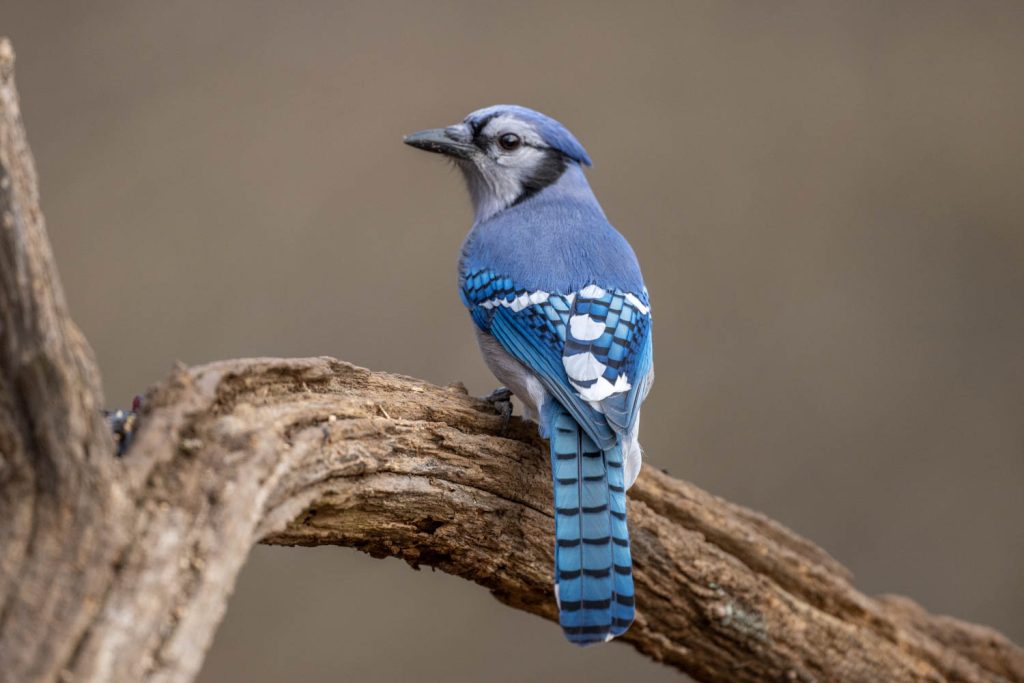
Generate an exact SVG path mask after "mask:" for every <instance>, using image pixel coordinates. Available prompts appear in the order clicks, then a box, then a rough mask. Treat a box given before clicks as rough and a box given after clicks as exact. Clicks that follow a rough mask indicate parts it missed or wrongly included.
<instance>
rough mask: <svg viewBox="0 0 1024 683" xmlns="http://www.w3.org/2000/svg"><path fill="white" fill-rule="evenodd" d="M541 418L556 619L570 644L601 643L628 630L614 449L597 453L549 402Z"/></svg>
mask: <svg viewBox="0 0 1024 683" xmlns="http://www.w3.org/2000/svg"><path fill="white" fill-rule="evenodd" d="M547 413H548V414H547V416H546V421H547V422H548V424H549V425H550V444H551V473H552V480H553V485H554V494H555V585H556V591H557V595H558V608H559V611H558V620H559V623H560V624H561V625H562V629H563V631H564V632H565V635H566V638H568V639H569V641H570V642H572V643H575V644H577V645H590V644H592V643H599V642H604V641H605V640H609V639H611V638H613V637H615V636H617V635H621V634H622V633H625V631H626V629H628V628H629V625H630V624H631V623H632V622H633V612H634V602H635V600H634V591H633V573H632V571H633V570H632V561H631V559H630V554H629V531H628V529H627V526H626V493H625V487H624V485H623V463H622V449H621V447H620V446H617V445H616V446H614V447H612V448H611V449H609V450H607V451H602V450H601V449H600V448H598V447H597V446H596V445H595V444H594V442H593V441H592V440H591V439H590V437H588V436H587V434H586V432H584V431H583V430H582V429H580V426H579V424H577V423H576V421H575V420H573V418H572V416H571V415H570V414H569V413H568V412H567V411H566V410H564V409H563V408H562V407H561V406H560V405H559V404H558V403H557V402H552V403H550V404H548V408H547Z"/></svg>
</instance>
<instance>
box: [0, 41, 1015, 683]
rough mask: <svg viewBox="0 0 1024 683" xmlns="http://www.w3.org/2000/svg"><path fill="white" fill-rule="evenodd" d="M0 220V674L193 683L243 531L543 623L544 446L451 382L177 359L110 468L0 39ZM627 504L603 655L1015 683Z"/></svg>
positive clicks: (980, 651)
mask: <svg viewBox="0 0 1024 683" xmlns="http://www.w3.org/2000/svg"><path fill="white" fill-rule="evenodd" d="M0 216H2V226H0V680H2V681H4V682H12V683H13V682H18V683H22V682H27V681H57V680H62V681H168V682H172V681H173V682H185V681H189V680H191V679H192V678H193V677H194V675H195V674H196V672H197V671H198V669H199V667H200V664H201V662H202V659H203V656H204V654H205V652H206V649H207V647H208V646H209V643H210V640H211V638H212V635H213V632H214V630H215V628H216V626H217V624H218V623H219V622H220V619H221V616H222V614H223V611H224V607H225V602H226V599H227V596H228V594H229V593H230V591H231V588H232V586H233V584H234V581H235V577H236V575H237V573H238V571H239V569H240V567H241V566H242V564H243V562H244V561H245V558H246V556H247V554H248V552H249V550H250V548H251V547H252V545H253V544H255V543H257V542H261V541H262V542H265V543H273V544H281V545H320V544H336V545H347V546H351V547H354V548H357V549H359V550H362V551H364V552H367V553H370V554H371V555H374V556H376V557H383V556H386V555H392V556H397V557H401V558H403V559H405V560H406V561H407V562H409V563H410V564H412V565H414V566H418V565H430V566H433V567H437V568H439V569H441V570H443V571H445V572H449V573H451V574H454V575H457V576H461V577H464V578H466V579H469V580H471V581H474V582H476V583H478V584H480V585H482V586H484V587H485V588H487V589H489V590H490V591H491V592H492V593H493V594H494V595H495V596H496V597H497V598H498V599H499V600H501V601H502V602H504V603H506V604H508V605H510V606H512V607H515V608H517V609H523V610H526V611H528V612H532V613H534V614H538V615H540V616H542V617H545V618H548V619H551V618H554V617H555V610H554V603H553V600H552V592H551V566H552V552H551V549H552V541H553V537H552V527H553V523H552V516H551V491H550V483H549V471H548V465H547V458H546V456H545V454H544V448H543V444H542V443H540V442H539V441H538V439H537V437H536V436H535V435H534V429H533V428H532V426H530V425H524V424H521V423H518V422H514V423H513V425H512V429H511V431H510V433H508V434H505V435H501V434H500V419H499V418H498V417H497V416H496V415H494V414H493V413H492V412H491V409H490V407H489V406H488V405H487V404H486V403H483V402H481V401H479V400H476V399H473V398H471V397H469V396H467V395H466V393H465V391H464V390H463V389H461V388H460V387H457V386H456V387H447V388H442V387H437V386H432V385H429V384H426V383H424V382H421V381H419V380H416V379H412V378H408V377H401V376H397V375H390V374H387V373H379V372H371V371H369V370H364V369H361V368H357V367H354V366H352V365H349V364H346V363H343V362H340V361H336V360H332V359H329V358H314V359H301V360H274V359H255V360H233V361H224V362H221V363H214V364H211V365H207V366H203V367H198V368H192V369H188V368H179V369H178V370H176V371H175V372H174V373H173V375H172V376H171V377H170V378H169V379H168V380H167V381H165V382H163V383H162V384H160V385H159V386H157V387H156V388H154V389H153V390H152V391H151V392H150V394H149V396H148V400H147V404H146V409H145V414H144V416H143V419H142V427H141V429H140V431H139V432H138V434H137V436H136V439H135V442H134V444H133V445H132V447H131V449H130V450H129V452H128V455H127V457H125V458H123V459H118V458H116V457H115V456H114V455H113V447H112V443H111V439H110V436H109V434H108V433H107V430H106V428H105V425H104V423H103V421H102V420H101V419H100V417H99V415H100V413H99V408H100V406H101V405H102V396H101V390H100V382H99V379H98V376H97V373H96V369H95V363H94V362H93V359H92V354H91V352H90V350H89V347H88V344H87V343H86V342H85V341H84V339H83V338H82V336H81V335H80V334H79V332H78V331H77V329H76V328H75V326H74V325H73V323H72V322H71V320H70V318H69V316H68V312H67V307H66V305H65V302H64V298H63V295H62V293H61V287H60V283H59V281H58V279H57V274H56V268H55V266H54V262H53V256H52V253H51V251H50V247H49V243H48V241H47V237H46V232H45V228H44V225H43V219H42V213H41V211H40V208H39V198H38V191H37V185H36V177H35V171H34V168H33V163H32V158H31V155H30V153H29V149H28V145H27V142H26V138H25V134H24V130H23V128H22V125H21V121H20V116H19V112H18V100H17V96H16V93H15V89H14V80H13V52H12V51H11V48H10V45H9V44H8V43H6V42H2V43H0ZM629 505H630V510H629V512H630V526H631V530H632V537H633V551H634V561H635V571H636V585H637V595H638V605H639V611H638V612H639V613H638V617H637V622H636V624H635V625H634V627H633V628H632V629H631V630H630V631H629V633H628V634H627V635H626V636H625V638H624V640H625V641H626V642H628V643H630V644H631V645H632V646H634V647H635V648H637V649H638V650H640V651H641V652H643V653H645V654H646V655H648V656H650V657H652V658H654V659H656V660H658V661H662V662H665V663H666V664H668V665H671V666H674V667H676V668H678V669H680V670H682V671H686V672H689V673H691V674H692V675H693V676H694V677H696V678H698V679H700V680H705V681H763V680H793V681H871V682H876V681H964V682H975V681H978V682H980V681H1024V653H1022V651H1021V650H1020V649H1019V648H1018V647H1016V646H1015V645H1014V644H1012V643H1011V642H1009V641H1008V640H1007V639H1006V638H1004V637H1003V636H1001V635H1000V634H998V633H996V632H995V631H992V630H990V629H988V628H984V627H981V626H974V625H971V624H966V623H963V622H960V621H956V620H954V619H951V618H947V617H934V616H931V615H929V614H927V613H926V612H924V611H923V610H922V609H921V608H919V607H917V606H916V605H915V604H914V603H912V602H910V601H909V600H906V599H903V598H870V597H867V596H865V595H863V594H861V593H859V592H857V591H856V590H855V589H854V588H853V587H852V585H851V583H850V577H849V574H848V573H847V571H846V570H845V569H844V568H843V567H842V566H840V565H839V564H838V563H837V562H835V561H834V560H833V559H832V558H830V557H829V556H828V555H827V554H826V553H825V552H823V551H822V550H820V549H818V548H817V547H816V546H814V545H813V544H811V543H810V542H808V541H806V540H804V539H802V538H800V537H798V536H796V535H795V534H793V533H792V532H790V531H788V530H786V529H785V528H783V527H782V526H780V525H778V524H776V523H775V522H772V521H771V520H769V519H767V518H765V517H763V516H762V515H759V514H757V513H755V512H752V511H750V510H747V509H745V508H742V507H740V506H737V505H734V504H731V503H729V502H727V501H724V500H722V499H720V498H716V497H715V496H712V495H710V494H708V493H705V492H703V491H701V490H700V489H698V488H696V487H695V486H693V485H691V484H687V483H685V482H681V481H677V480H674V479H671V478H670V477H668V476H666V475H664V474H661V473H659V472H657V471H654V470H651V469H647V470H645V471H644V473H643V474H642V475H641V477H640V479H639V481H638V482H637V484H636V485H635V486H634V487H633V489H631V491H630V504H629ZM339 590H344V587H343V586H342V587H340V588H339ZM553 637H557V636H554V635H553Z"/></svg>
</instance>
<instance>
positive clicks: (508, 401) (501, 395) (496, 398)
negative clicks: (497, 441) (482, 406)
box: [484, 387, 512, 434]
mask: <svg viewBox="0 0 1024 683" xmlns="http://www.w3.org/2000/svg"><path fill="white" fill-rule="evenodd" d="M484 400H485V401H487V402H488V403H490V404H491V405H492V406H494V410H495V411H496V412H497V413H498V415H499V416H500V417H501V433H502V434H504V433H505V432H506V431H508V423H509V420H511V419H512V392H511V390H509V389H508V387H498V388H497V389H495V390H494V391H492V392H491V394H490V396H485V397H484Z"/></svg>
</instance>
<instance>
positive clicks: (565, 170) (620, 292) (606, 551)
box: [404, 105, 654, 645]
mask: <svg viewBox="0 0 1024 683" xmlns="http://www.w3.org/2000/svg"><path fill="white" fill-rule="evenodd" d="M404 142H405V143H406V144H408V145H411V146H412V147H415V148H418V149H421V150H425V151H428V152H434V153H438V154H443V155H445V156H446V157H447V158H448V159H450V160H451V161H452V162H453V163H454V164H455V166H456V167H458V168H459V170H460V171H461V172H462V175H463V176H464V178H465V181H466V185H467V188H468V190H469V196H470V199H471V202H472V206H473V211H474V219H473V224H472V227H471V228H470V230H469V233H468V234H467V235H466V237H465V240H464V242H463V244H462V248H461V251H460V255H459V262H458V263H459V265H458V286H459V295H460V298H461V300H462V303H463V304H464V305H465V306H466V308H467V309H468V310H469V314H470V316H471V318H472V321H473V323H474V327H475V331H476V337H477V341H478V343H479V346H480V350H481V352H482V354H483V357H484V360H485V362H486V364H487V366H488V367H489V368H490V370H491V372H492V373H493V374H494V375H495V377H496V378H497V379H498V380H499V381H500V382H501V383H502V384H503V385H504V386H505V387H507V388H508V390H510V392H511V393H512V394H513V395H514V396H515V397H516V398H518V399H519V401H520V402H521V404H522V406H523V413H524V417H525V418H527V419H529V420H533V421H535V422H537V424H538V427H539V431H540V434H541V436H542V437H544V438H545V439H547V440H548V441H549V444H550V446H549V447H550V457H551V470H552V485H553V489H554V518H555V549H554V554H555V568H554V577H555V578H554V593H555V600H556V603H557V606H558V613H559V623H560V625H561V627H562V630H563V632H564V634H565V636H566V638H567V639H568V640H569V641H570V642H571V643H574V644H577V645H591V644H594V643H601V642H606V641H609V640H611V639H613V638H615V637H617V636H620V635H622V634H623V633H625V632H626V631H627V630H628V629H629V627H630V625H631V624H632V622H633V619H634V616H635V609H636V605H635V602H636V600H635V594H634V584H633V568H632V560H631V555H630V545H629V529H628V524H627V516H626V489H627V488H629V487H630V486H631V485H632V484H633V482H634V481H635V480H636V478H637V476H638V474H639V473H640V466H641V460H642V449H641V447H640V443H639V432H640V406H641V404H642V403H643V402H644V399H645V398H647V394H648V392H649V391H650V389H651V385H652V383H653V381H654V369H653V350H652V337H651V303H650V298H649V295H648V292H647V288H646V287H645V285H644V280H643V276H642V274H641V272H640V265H639V263H638V261H637V257H636V254H635V253H634V251H633V248H632V247H631V246H630V244H629V242H627V241H626V239H625V238H624V237H623V236H622V234H620V233H619V232H618V231H617V230H616V229H615V228H614V227H613V226H612V224H611V223H610V222H609V221H608V218H607V217H606V216H605V213H604V211H603V210H602V208H601V205H600V204H599V203H598V201H597V198H596V197H595V196H594V193H593V191H592V190H591V187H590V184H589V183H588V182H587V177H586V175H585V173H584V170H583V169H584V167H589V166H591V160H590V157H589V156H588V155H587V152H586V150H585V149H584V148H583V146H582V145H581V144H580V142H579V141H578V140H577V139H576V137H575V136H574V135H573V134H572V133H571V132H570V131H569V129H568V128H566V127H565V126H564V125H562V124H561V123H559V122H558V121H556V120H555V119H553V118H551V117H549V116H546V115H545V114H542V113H540V112H537V111H534V110H532V109H529V108H526V107H522V106H518V105H495V106H491V107H487V108H484V109H479V110H477V111H474V112H472V113H470V114H469V115H468V116H466V117H465V119H463V121H462V122H460V123H457V124H454V125H451V126H447V127H444V128H435V129H430V130H423V131H420V132H417V133H413V134H411V135H407V136H406V137H405V138H404Z"/></svg>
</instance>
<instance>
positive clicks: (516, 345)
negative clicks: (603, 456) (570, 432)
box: [461, 269, 652, 449]
mask: <svg viewBox="0 0 1024 683" xmlns="http://www.w3.org/2000/svg"><path fill="white" fill-rule="evenodd" d="M461 295H462V299H463V302H464V303H465V304H466V306H467V307H468V308H469V309H470V313H471V315H472V317H473V320H474V321H475V322H476V324H477V326H478V327H480V329H482V330H484V331H485V332H489V333H490V334H492V335H493V336H494V337H495V338H496V339H497V340H498V341H499V342H500V343H501V345H502V346H503V347H504V348H505V349H506V350H507V351H508V352H509V353H510V354H512V355H513V356H514V357H515V358H517V359H518V360H519V361H520V362H522V363H523V364H524V365H526V366H527V367H529V368H531V369H532V370H533V371H534V372H535V373H537V376H538V378H539V379H540V381H541V382H542V383H543V384H544V387H545V388H546V389H547V390H548V391H549V392H550V393H551V394H552V395H553V396H554V397H555V398H556V399H557V400H558V402H559V403H561V404H562V405H563V406H564V407H565V408H566V410H568V411H569V413H570V414H571V415H572V416H573V417H574V418H575V419H576V420H577V422H579V424H580V425H581V426H582V427H583V428H584V430H585V431H586V432H587V434H588V435H589V436H590V437H591V438H592V439H593V440H594V442H595V443H596V444H597V445H598V446H599V447H600V448H602V449H608V448H611V447H613V446H614V445H615V443H616V441H617V435H618V434H625V433H628V432H629V431H630V430H631V429H632V427H633V425H634V424H635V422H636V418H637V414H638V411H639V407H640V403H641V402H642V401H643V399H644V397H645V396H646V394H647V391H648V390H649V388H650V382H651V377H652V373H651V363H652V355H651V335H650V327H651V324H650V304H649V302H648V299H647V293H646V291H644V292H622V291H619V290H605V289H602V288H600V287H597V286H595V285H591V286H589V287H584V288H583V289H581V290H580V291H578V292H564V293H563V292H544V291H533V292H530V291H527V290H525V289H521V288H517V287H516V284H515V283H514V282H513V281H512V280H511V278H508V277H505V276H503V275H500V274H498V273H494V272H493V271H490V270H487V269H478V270H473V271H470V272H468V273H466V274H465V275H464V277H463V283H462V291H461Z"/></svg>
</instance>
